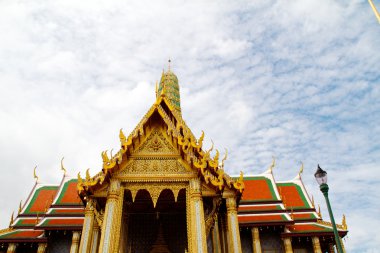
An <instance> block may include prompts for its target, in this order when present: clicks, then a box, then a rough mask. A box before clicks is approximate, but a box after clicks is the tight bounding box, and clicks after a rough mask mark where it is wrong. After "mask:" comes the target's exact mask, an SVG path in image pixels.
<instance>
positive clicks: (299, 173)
mask: <svg viewBox="0 0 380 253" xmlns="http://www.w3.org/2000/svg"><path fill="white" fill-rule="evenodd" d="M302 173H303V162H301V168H300V171H299V172H298V176H299V177H301V174H302Z"/></svg>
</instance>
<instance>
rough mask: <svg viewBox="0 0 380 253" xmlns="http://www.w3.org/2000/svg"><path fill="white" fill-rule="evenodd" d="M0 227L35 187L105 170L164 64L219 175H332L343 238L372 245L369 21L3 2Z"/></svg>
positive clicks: (378, 30)
mask: <svg viewBox="0 0 380 253" xmlns="http://www.w3.org/2000/svg"><path fill="white" fill-rule="evenodd" d="M374 2H375V4H376V5H377V6H378V8H380V1H378V0H375V1H374ZM0 31H1V39H0V122H1V124H0V150H1V152H0V161H1V168H0V173H1V174H0V178H1V181H0V225H1V227H6V226H7V225H8V223H9V218H10V215H11V213H12V211H13V210H17V207H18V203H19V201H20V200H21V199H22V200H25V199H26V198H27V195H28V193H29V191H30V189H31V188H32V187H33V184H34V180H33V168H34V166H35V165H38V169H37V172H38V175H39V177H40V179H41V181H42V182H49V183H54V184H57V183H59V181H60V179H61V177H62V172H61V171H60V159H61V158H62V157H63V156H64V157H65V165H66V167H67V169H68V171H69V173H70V174H71V175H73V176H75V175H76V174H77V172H78V171H81V172H82V174H83V173H84V171H85V170H86V169H87V168H91V173H95V172H98V171H99V170H100V168H101V157H100V152H101V151H103V150H106V149H111V148H114V149H115V150H116V149H117V148H118V147H119V140H118V131H119V129H120V128H123V129H124V131H125V133H128V132H129V131H131V130H132V129H133V128H134V126H135V125H136V124H137V123H138V121H139V120H140V119H141V118H142V116H143V115H144V113H145V112H146V110H147V109H148V108H149V107H150V106H151V105H152V103H153V102H154V100H155V94H154V90H155V89H154V86H155V82H156V81H157V80H159V78H160V76H161V73H162V69H163V68H167V60H168V59H169V58H170V59H172V69H173V70H174V72H175V73H176V74H177V76H178V78H179V82H180V87H181V103H182V111H183V117H184V118H185V120H186V122H187V124H188V125H189V126H190V127H191V128H192V129H193V132H194V134H195V135H196V136H199V135H200V133H201V130H204V131H205V133H206V139H207V140H208V142H207V143H206V145H210V141H209V140H210V139H212V140H213V141H214V142H215V145H216V147H218V148H219V149H221V150H223V149H224V148H227V149H228V150H229V160H228V163H227V164H226V167H227V171H228V172H229V173H230V174H237V173H238V172H239V171H240V170H243V171H245V172H246V174H258V173H261V172H263V171H265V170H266V168H267V167H268V166H269V164H270V163H271V159H272V158H271V157H272V156H275V157H276V158H277V167H276V168H275V171H274V172H275V177H276V179H277V180H290V179H292V178H293V177H295V176H296V174H297V173H298V170H299V167H300V162H301V161H302V162H303V163H304V164H305V170H304V174H303V180H304V182H305V184H306V186H307V188H308V190H309V193H310V194H311V195H314V197H315V199H316V202H317V203H320V204H321V207H322V212H323V215H324V218H325V219H328V214H327V211H326V209H325V204H324V201H323V199H322V194H321V193H320V192H319V189H318V186H317V184H316V183H315V182H314V178H313V173H314V171H315V170H316V166H317V164H318V163H319V164H321V166H322V168H324V169H326V170H327V171H328V173H329V176H330V181H329V185H330V196H331V201H332V205H333V209H334V213H335V217H336V220H337V221H338V223H340V221H341V217H342V215H343V214H346V216H347V223H348V226H349V230H350V232H349V234H348V238H347V239H346V241H345V244H346V248H347V249H348V250H349V251H351V252H375V251H376V252H377V251H378V248H380V236H379V233H378V228H379V227H380V220H379V213H380V204H379V203H380V201H379V199H380V191H379V190H378V189H377V188H378V187H379V186H380V138H379V136H380V114H379V110H380V100H379V97H380V70H379V64H380V48H379V45H380V25H379V23H378V22H377V20H376V18H375V15H374V13H373V12H372V10H371V8H370V6H369V4H368V2H367V1H366V0H352V1H343V0H341V1H333V0H322V1H321V0H294V1H285V0H284V1H254V2H246V1H239V2H237V1H218V2H216V1H215V2H212V1H190V2H187V1H165V2H160V1H151V2H148V1H136V2H128V1H122V0H120V1H108V0H107V1H94V0H91V1H85V0H82V1H75V0H56V1H41V0H32V1H31V0H20V1H13V0H3V1H1V2H0Z"/></svg>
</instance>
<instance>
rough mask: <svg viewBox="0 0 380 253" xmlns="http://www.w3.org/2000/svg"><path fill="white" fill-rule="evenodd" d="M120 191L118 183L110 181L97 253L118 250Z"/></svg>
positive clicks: (112, 252) (110, 252)
mask: <svg viewBox="0 0 380 253" xmlns="http://www.w3.org/2000/svg"><path fill="white" fill-rule="evenodd" d="M120 202H122V200H121V190H120V182H119V181H118V180H115V179H112V180H111V182H110V186H109V189H108V196H107V203H106V210H105V212H104V218H103V224H102V233H101V238H100V245H99V253H114V252H117V251H118V249H119V240H118V239H119V237H120V223H121V217H120V216H121V211H120V206H121V204H120Z"/></svg>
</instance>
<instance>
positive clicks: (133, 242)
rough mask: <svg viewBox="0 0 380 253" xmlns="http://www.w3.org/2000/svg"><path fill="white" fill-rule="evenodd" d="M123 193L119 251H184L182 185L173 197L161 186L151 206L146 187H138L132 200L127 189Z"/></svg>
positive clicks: (184, 208) (166, 252)
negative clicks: (157, 196) (139, 188)
mask: <svg viewBox="0 0 380 253" xmlns="http://www.w3.org/2000/svg"><path fill="white" fill-rule="evenodd" d="M124 196H125V197H124V206H123V219H122V229H121V237H120V239H121V241H120V247H121V251H120V252H126V253H177V252H187V229H186V191H185V189H183V190H180V191H179V194H178V198H177V201H175V198H174V194H173V192H172V191H171V190H168V189H166V190H163V191H162V192H161V194H160V196H159V198H158V200H157V204H156V206H155V207H154V204H153V201H152V198H151V196H150V194H149V192H148V191H147V190H139V191H138V192H137V194H136V197H135V201H132V196H131V193H130V192H129V191H128V190H126V192H125V194H124Z"/></svg>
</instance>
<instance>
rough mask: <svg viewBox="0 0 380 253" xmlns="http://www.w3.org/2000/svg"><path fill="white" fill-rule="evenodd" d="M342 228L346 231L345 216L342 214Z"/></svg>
mask: <svg viewBox="0 0 380 253" xmlns="http://www.w3.org/2000/svg"><path fill="white" fill-rule="evenodd" d="M342 226H343V228H344V229H345V230H347V223H346V215H344V214H343V218H342Z"/></svg>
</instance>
